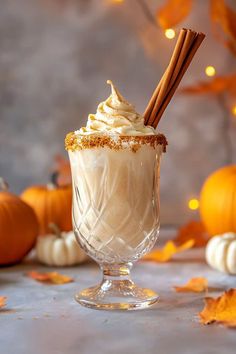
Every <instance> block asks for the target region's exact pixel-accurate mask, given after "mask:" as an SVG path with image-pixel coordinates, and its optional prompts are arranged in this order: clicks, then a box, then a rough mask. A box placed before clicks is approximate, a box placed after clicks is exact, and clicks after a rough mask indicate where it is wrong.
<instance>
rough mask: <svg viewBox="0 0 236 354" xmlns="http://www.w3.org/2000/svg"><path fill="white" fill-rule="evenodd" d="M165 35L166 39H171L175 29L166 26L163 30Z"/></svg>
mask: <svg viewBox="0 0 236 354" xmlns="http://www.w3.org/2000/svg"><path fill="white" fill-rule="evenodd" d="M165 36H166V38H168V39H173V38H175V30H173V29H172V28H168V29H166V30H165Z"/></svg>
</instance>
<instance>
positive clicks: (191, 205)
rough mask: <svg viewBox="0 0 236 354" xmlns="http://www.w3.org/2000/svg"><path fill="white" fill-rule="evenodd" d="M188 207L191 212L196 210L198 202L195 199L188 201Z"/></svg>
mask: <svg viewBox="0 0 236 354" xmlns="http://www.w3.org/2000/svg"><path fill="white" fill-rule="evenodd" d="M188 207H189V209H191V210H197V209H198V208H199V200H198V199H196V198H193V199H190V200H189V201H188Z"/></svg>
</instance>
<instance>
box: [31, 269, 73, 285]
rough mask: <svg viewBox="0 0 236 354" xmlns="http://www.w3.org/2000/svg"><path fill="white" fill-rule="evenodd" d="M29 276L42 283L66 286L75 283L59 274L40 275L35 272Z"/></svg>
mask: <svg viewBox="0 0 236 354" xmlns="http://www.w3.org/2000/svg"><path fill="white" fill-rule="evenodd" d="M27 276H28V277H30V278H32V279H34V280H37V281H39V282H42V283H48V284H66V283H71V282H73V281H74V280H73V278H71V277H69V276H67V275H62V274H60V273H57V272H48V273H39V272H37V271H35V270H32V271H31V272H28V273H27Z"/></svg>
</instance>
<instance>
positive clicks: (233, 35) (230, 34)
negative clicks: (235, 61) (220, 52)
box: [210, 0, 236, 55]
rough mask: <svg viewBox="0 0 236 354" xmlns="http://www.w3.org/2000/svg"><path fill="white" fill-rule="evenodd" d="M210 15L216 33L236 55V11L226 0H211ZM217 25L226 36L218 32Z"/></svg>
mask: <svg viewBox="0 0 236 354" xmlns="http://www.w3.org/2000/svg"><path fill="white" fill-rule="evenodd" d="M210 15H211V19H212V22H213V23H214V27H213V33H214V35H215V36H216V38H217V39H218V40H220V41H221V42H222V43H223V44H224V45H225V46H227V47H228V48H229V49H230V50H231V52H232V53H233V54H234V55H236V12H235V11H234V10H233V9H232V8H230V7H229V6H227V5H226V3H225V1H224V0H211V6H210ZM217 25H218V26H219V27H220V28H221V29H222V30H223V31H224V34H225V36H222V35H221V34H220V33H219V32H218V30H217Z"/></svg>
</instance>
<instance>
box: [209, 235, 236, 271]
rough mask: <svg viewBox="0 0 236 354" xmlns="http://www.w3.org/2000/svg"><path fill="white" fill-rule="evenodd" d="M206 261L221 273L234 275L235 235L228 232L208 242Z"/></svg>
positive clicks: (235, 263) (235, 259)
mask: <svg viewBox="0 0 236 354" xmlns="http://www.w3.org/2000/svg"><path fill="white" fill-rule="evenodd" d="M206 261H207V263H208V264H209V265H210V266H211V267H212V268H215V269H217V270H219V271H221V272H225V273H229V274H236V234H235V233H233V232H228V233H225V234H223V235H217V236H215V237H213V238H211V239H210V241H208V244H207V246H206Z"/></svg>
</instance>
